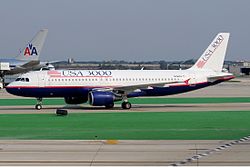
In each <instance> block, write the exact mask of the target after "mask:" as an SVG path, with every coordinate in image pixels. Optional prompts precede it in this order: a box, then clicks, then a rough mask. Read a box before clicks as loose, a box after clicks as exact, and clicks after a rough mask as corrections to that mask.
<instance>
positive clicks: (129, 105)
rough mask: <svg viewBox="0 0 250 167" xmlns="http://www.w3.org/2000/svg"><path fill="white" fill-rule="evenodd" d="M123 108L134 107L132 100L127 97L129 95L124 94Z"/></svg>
mask: <svg viewBox="0 0 250 167" xmlns="http://www.w3.org/2000/svg"><path fill="white" fill-rule="evenodd" d="M122 101H123V102H122V109H127V110H128V109H130V108H131V107H132V105H131V103H130V102H128V98H127V96H123V97H122Z"/></svg>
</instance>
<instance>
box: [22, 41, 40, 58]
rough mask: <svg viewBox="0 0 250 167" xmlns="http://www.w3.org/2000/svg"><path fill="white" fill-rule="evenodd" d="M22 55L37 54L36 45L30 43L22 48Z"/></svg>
mask: <svg viewBox="0 0 250 167" xmlns="http://www.w3.org/2000/svg"><path fill="white" fill-rule="evenodd" d="M23 55H24V56H27V57H28V56H33V55H36V56H37V55H38V54H37V50H36V47H35V46H33V45H32V44H31V43H30V44H29V45H28V46H27V47H26V48H25V50H24V54H23Z"/></svg>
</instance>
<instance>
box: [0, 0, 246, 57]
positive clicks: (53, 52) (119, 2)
mask: <svg viewBox="0 0 250 167" xmlns="http://www.w3.org/2000/svg"><path fill="white" fill-rule="evenodd" d="M249 18H250V1H249V0H206V1H202V0H0V21H1V24H0V25H1V26H0V27H1V29H0V55H1V58H12V57H15V56H17V55H18V52H19V50H20V49H21V48H23V47H24V46H25V45H26V43H27V42H28V41H29V40H31V39H32V37H33V36H34V35H35V34H36V32H38V31H39V30H40V29H43V28H48V29H49V33H48V36H47V39H46V41H45V45H44V48H43V50H42V53H41V60H43V61H55V60H56V61H58V60H67V59H68V58H73V59H74V60H76V61H111V60H125V61H159V60H165V61H175V60H177V61H184V60H188V59H198V58H199V57H200V55H201V54H202V53H203V51H204V50H205V49H206V48H207V46H208V45H209V44H210V42H211V41H212V39H213V38H214V37H215V36H216V34H217V33H219V32H230V33H231V36H230V40H229V46H228V50H227V55H226V60H248V61H249V60H250V57H249V56H250V21H249Z"/></svg>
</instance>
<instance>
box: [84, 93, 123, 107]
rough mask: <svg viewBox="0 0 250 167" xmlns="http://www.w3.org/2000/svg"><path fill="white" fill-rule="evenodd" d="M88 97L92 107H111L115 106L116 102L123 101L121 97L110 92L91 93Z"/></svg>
mask: <svg viewBox="0 0 250 167" xmlns="http://www.w3.org/2000/svg"><path fill="white" fill-rule="evenodd" d="M88 97H89V104H90V105H92V106H109V105H111V104H114V102H115V101H119V100H122V98H121V96H118V95H116V94H114V93H112V92H108V91H93V92H89V96H88Z"/></svg>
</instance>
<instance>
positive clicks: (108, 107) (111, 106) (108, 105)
mask: <svg viewBox="0 0 250 167" xmlns="http://www.w3.org/2000/svg"><path fill="white" fill-rule="evenodd" d="M113 107H114V103H111V104H107V105H105V108H107V109H110V108H113Z"/></svg>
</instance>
